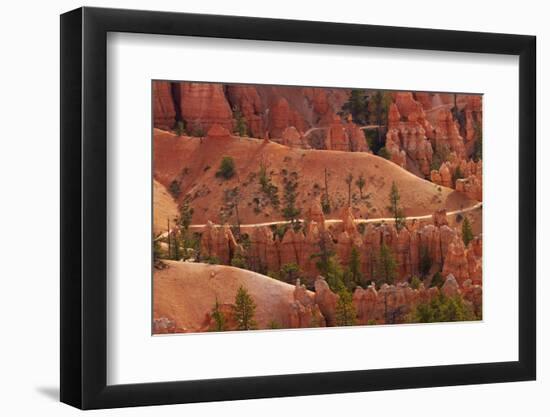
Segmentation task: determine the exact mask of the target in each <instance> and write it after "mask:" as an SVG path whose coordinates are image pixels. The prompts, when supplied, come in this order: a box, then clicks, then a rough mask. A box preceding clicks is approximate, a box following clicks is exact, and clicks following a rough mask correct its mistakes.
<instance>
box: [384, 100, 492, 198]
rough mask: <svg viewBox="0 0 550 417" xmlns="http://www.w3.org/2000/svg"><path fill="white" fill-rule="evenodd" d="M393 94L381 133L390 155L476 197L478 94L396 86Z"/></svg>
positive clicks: (478, 173)
mask: <svg viewBox="0 0 550 417" xmlns="http://www.w3.org/2000/svg"><path fill="white" fill-rule="evenodd" d="M393 99H394V102H393V103H392V104H391V105H390V108H389V112H388V132H387V135H386V148H387V149H388V151H389V153H390V158H391V160H392V161H393V162H395V163H396V164H398V165H399V166H401V167H403V168H405V169H408V170H409V171H411V172H413V173H415V174H417V175H421V176H423V177H425V178H427V179H430V180H431V181H432V182H434V183H436V184H439V185H442V186H445V187H449V188H454V189H456V190H457V191H459V192H462V193H465V194H466V195H468V197H469V198H472V199H476V200H479V201H481V200H482V166H481V160H478V161H477V162H476V161H475V160H474V159H475V158H476V155H475V152H476V142H477V141H481V124H482V103H481V101H482V98H481V96H480V95H460V94H458V95H454V94H440V93H437V94H434V93H418V92H417V93H412V92H398V93H394V94H393ZM455 106H456V107H455ZM478 146H479V147H480V146H481V145H480V144H478ZM476 160H477V159H476ZM434 165H435V166H434Z"/></svg>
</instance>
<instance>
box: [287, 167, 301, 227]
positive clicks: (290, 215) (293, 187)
mask: <svg viewBox="0 0 550 417" xmlns="http://www.w3.org/2000/svg"><path fill="white" fill-rule="evenodd" d="M296 177H297V175H293V176H292V177H291V178H286V177H285V179H284V195H283V199H284V202H285V206H284V207H283V216H284V218H285V219H286V220H289V221H290V222H291V223H292V224H294V223H295V222H296V221H297V219H298V216H299V215H300V213H301V210H300V209H299V208H297V207H296V199H297V196H298V194H297V189H298V181H297V179H296Z"/></svg>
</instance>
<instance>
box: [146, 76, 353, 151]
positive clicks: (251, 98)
mask: <svg viewBox="0 0 550 417" xmlns="http://www.w3.org/2000/svg"><path fill="white" fill-rule="evenodd" d="M153 94H154V106H153V112H154V125H155V127H157V128H159V129H164V130H168V129H172V128H173V127H174V125H175V123H176V121H178V120H181V121H183V122H184V123H185V125H186V126H187V130H188V133H193V132H199V131H202V132H206V131H208V129H209V128H210V127H211V126H212V125H213V124H219V125H221V126H223V127H225V128H227V129H229V130H230V131H233V129H235V127H236V124H237V118H238V117H239V114H240V115H242V117H243V118H244V122H245V124H246V129H247V133H248V135H249V136H253V137H256V138H263V137H264V136H266V133H267V135H269V137H270V138H271V139H272V140H275V141H277V142H280V141H281V140H282V138H283V132H284V131H285V130H286V129H287V128H290V127H293V128H295V129H296V130H297V131H298V132H299V134H301V135H303V134H304V133H305V132H306V131H307V130H308V129H309V128H311V127H313V126H321V127H327V126H328V125H329V124H330V123H331V121H332V120H333V117H334V116H335V115H336V113H337V112H339V111H340V110H341V108H342V105H343V104H344V103H345V101H346V100H347V98H348V95H349V90H345V89H325V88H311V87H303V88H302V87H284V86H269V85H241V84H216V83H191V82H185V83H177V82H174V83H171V82H165V81H157V82H155V83H153Z"/></svg>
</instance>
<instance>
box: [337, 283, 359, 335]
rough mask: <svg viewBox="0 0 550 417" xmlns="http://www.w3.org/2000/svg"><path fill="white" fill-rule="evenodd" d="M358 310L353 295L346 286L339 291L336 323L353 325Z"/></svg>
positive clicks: (338, 324)
mask: <svg viewBox="0 0 550 417" xmlns="http://www.w3.org/2000/svg"><path fill="white" fill-rule="evenodd" d="M356 319H357V311H356V310H355V307H354V305H353V297H352V294H351V292H350V291H348V290H347V289H346V288H343V289H341V290H340V291H339V292H338V302H337V304H336V325H337V326H353V325H354V324H355V323H356Z"/></svg>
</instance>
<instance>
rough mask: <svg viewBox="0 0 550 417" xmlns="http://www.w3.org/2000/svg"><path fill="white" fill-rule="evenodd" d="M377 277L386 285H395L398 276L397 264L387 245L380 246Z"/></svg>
mask: <svg viewBox="0 0 550 417" xmlns="http://www.w3.org/2000/svg"><path fill="white" fill-rule="evenodd" d="M376 275H377V277H378V279H379V280H380V281H382V282H385V283H386V284H393V283H394V281H395V278H396V276H397V262H396V261H395V257H394V255H393V253H392V251H391V249H390V248H389V247H388V245H386V244H385V243H382V246H380V254H379V256H378V262H377V265H376Z"/></svg>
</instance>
